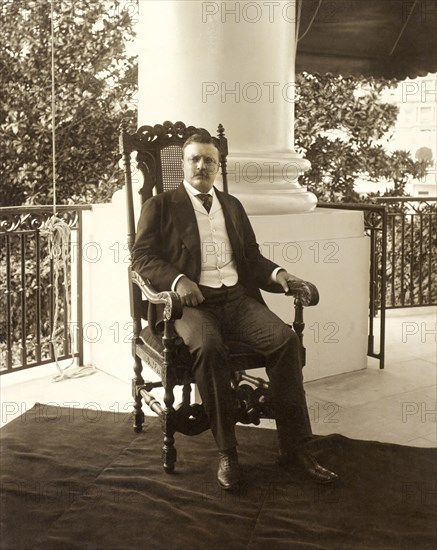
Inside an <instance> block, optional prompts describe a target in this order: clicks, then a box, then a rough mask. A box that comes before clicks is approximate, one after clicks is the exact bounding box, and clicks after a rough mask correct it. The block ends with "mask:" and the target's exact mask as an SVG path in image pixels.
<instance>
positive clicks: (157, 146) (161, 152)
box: [120, 122, 318, 472]
mask: <svg viewBox="0 0 437 550" xmlns="http://www.w3.org/2000/svg"><path fill="white" fill-rule="evenodd" d="M199 132H206V130H204V129H202V128H195V127H193V126H188V127H187V126H185V124H184V123H182V122H177V123H176V124H172V123H171V122H164V124H162V125H161V124H157V125H155V126H153V127H152V126H141V128H139V129H138V130H137V132H135V133H133V134H130V133H128V132H127V129H126V126H125V125H122V128H121V133H120V153H121V156H122V159H123V167H124V174H125V185H126V198H127V219H128V245H129V250H131V248H132V246H133V244H134V240H135V227H136V222H135V219H134V204H133V200H134V198H133V191H132V169H131V154H132V153H133V152H136V153H137V155H136V162H137V166H138V168H139V170H140V171H141V173H142V176H143V179H144V184H143V186H142V188H141V190H140V200H141V203H143V202H144V201H145V200H147V199H148V198H149V197H151V196H152V195H153V194H157V193H162V192H163V191H167V190H169V189H175V188H176V187H177V186H178V185H179V184H180V183H181V181H182V180H183V172H182V168H181V159H182V145H183V143H184V142H185V140H186V139H187V138H188V137H189V136H191V135H192V134H194V133H199ZM206 133H208V132H206ZM213 139H214V140H215V141H216V143H217V145H218V147H219V150H220V151H221V155H220V166H221V174H222V179H223V190H224V191H225V192H227V175H226V158H227V154H228V143H227V139H226V137H225V132H224V128H223V126H222V125H221V124H220V125H219V126H218V133H217V137H216V138H215V137H213ZM307 284H308V285H309V287H310V289H311V297H310V299H307V301H306V303H304V299H303V294H302V293H301V292H300V291H299V288H298V287H297V288H296V290H295V291H293V292H290V294H292V295H293V296H294V307H295V319H294V322H293V328H294V330H295V331H296V333H297V334H298V336H299V338H300V342H301V345H302V364H305V348H304V347H303V343H302V341H303V329H304V326H305V325H304V322H303V307H304V305H305V306H307V305H315V304H317V302H318V292H317V289H316V287H315V286H314V285H312V284H311V283H307ZM129 288H130V307H131V315H132V319H133V327H134V329H133V340H132V355H133V358H134V372H135V377H134V378H133V380H132V395H133V398H134V401H135V405H134V409H135V415H134V418H135V420H134V429H135V431H136V432H140V431H141V430H142V425H143V422H144V413H143V410H142V401H143V400H144V402H145V403H146V404H147V405H148V406H149V407H150V409H151V410H152V411H154V412H155V413H156V414H158V416H159V417H160V418H161V421H162V428H163V434H164V445H163V448H162V457H163V466H164V469H165V471H166V472H173V470H174V466H175V462H176V449H175V446H174V442H175V440H174V435H175V433H176V432H180V433H183V434H185V435H196V434H199V433H201V432H203V431H205V430H206V429H208V428H209V426H208V419H207V417H206V414H205V411H204V409H203V406H202V405H201V404H199V403H191V385H192V384H193V383H194V380H193V377H192V374H191V358H190V354H189V352H188V350H187V348H186V347H185V346H184V343H183V341H182V339H181V338H180V337H179V336H178V335H177V333H176V331H175V328H174V322H175V320H176V319H178V318H180V317H181V315H182V306H181V303H180V300H179V297H178V295H177V294H176V293H175V292H170V291H169V292H159V293H158V292H156V291H155V290H154V289H153V287H152V286H151V284H150V282H149V281H145V280H143V279H142V278H141V277H140V276H139V275H138V274H137V273H135V271H133V270H132V269H131V268H129ZM264 290H268V291H271V292H278V293H279V292H280V293H283V292H284V291H283V289H282V287H281V286H280V285H279V284H278V285H276V284H270V285H269V286H268V287H266V288H265V289H264ZM158 305H160V306H161V307H162V306H164V323H163V325H164V326H163V330H162V332H159V331H158V330H157V329H156V327H155V320H156V307H157V306H158ZM143 321H147V325H145V326H143ZM229 347H230V355H231V363H232V368H233V371H234V377H233V380H232V387H233V390H234V392H235V405H236V418H235V420H236V422H241V423H244V424H251V423H253V424H259V423H260V419H261V418H272V419H273V418H274V414H273V410H272V406H271V402H270V398H269V383H268V382H267V381H266V380H264V379H262V378H258V377H254V376H251V375H249V374H247V373H246V371H247V370H249V369H254V368H261V367H264V366H265V364H264V359H263V357H261V356H260V355H257V354H255V353H253V352H252V351H251V349H250V348H249V347H248V346H245V345H243V344H241V343H240V344H239V343H232V342H231V343H229ZM143 361H144V362H145V363H146V364H147V365H148V366H149V367H150V368H151V369H152V370H153V371H154V372H155V373H157V374H158V376H159V378H160V380H159V381H158V382H149V381H145V380H144V378H143V374H142V371H143ZM177 385H180V386H182V402H181V403H179V404H178V405H177V406H175V405H174V401H175V397H174V388H175V386H177ZM158 387H163V388H164V403H163V404H162V403H160V402H159V401H158V400H157V399H156V397H155V396H153V394H152V390H153V389H154V388H158Z"/></svg>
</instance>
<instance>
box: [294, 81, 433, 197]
mask: <svg viewBox="0 0 437 550" xmlns="http://www.w3.org/2000/svg"><path fill="white" fill-rule="evenodd" d="M296 84H297V89H298V101H297V103H296V116H295V141H296V146H297V148H298V150H300V151H301V152H302V153H303V154H304V156H305V158H307V159H308V160H309V161H310V162H311V169H310V170H309V171H308V172H307V173H306V174H304V176H302V181H301V183H303V184H305V185H307V186H308V188H309V189H310V190H311V191H312V192H313V193H315V194H316V195H317V197H318V198H319V199H320V200H324V201H332V202H339V201H340V202H357V201H362V197H360V196H359V195H358V193H357V192H356V191H355V190H354V183H355V181H356V179H357V178H364V179H368V180H369V181H377V180H386V181H387V182H394V190H393V191H392V192H391V193H390V194H393V195H397V196H399V195H403V194H404V187H405V184H406V183H407V181H408V179H409V178H410V177H415V178H419V177H422V176H423V175H424V173H425V170H426V167H427V163H426V162H425V161H414V160H413V159H412V158H411V156H410V154H409V153H408V152H406V151H395V152H393V153H390V152H388V151H386V150H385V149H384V148H383V147H382V145H381V144H380V143H379V140H380V139H381V138H382V137H383V136H384V135H386V134H387V132H389V131H390V130H391V129H392V128H393V126H394V124H395V122H396V117H397V114H398V108H397V107H396V106H395V105H392V104H389V103H383V102H382V101H381V93H382V92H383V91H384V90H385V89H387V88H390V87H393V86H395V85H396V81H393V80H385V79H376V78H357V77H353V76H350V77H343V76H333V75H330V74H326V75H310V74H307V73H302V74H298V75H297V77H296Z"/></svg>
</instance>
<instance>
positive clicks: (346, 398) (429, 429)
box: [0, 308, 437, 447]
mask: <svg viewBox="0 0 437 550" xmlns="http://www.w3.org/2000/svg"><path fill="white" fill-rule="evenodd" d="M435 331H436V308H413V309H401V310H390V311H388V312H387V323H386V365H385V369H384V370H380V369H379V363H378V361H377V360H376V359H371V358H369V359H368V368H367V369H365V370H362V371H358V372H353V373H348V374H341V375H337V376H332V377H329V378H324V379H321V380H316V381H313V382H309V383H307V384H306V385H305V388H306V393H307V401H308V406H309V410H310V416H311V422H312V426H313V431H314V433H315V434H320V435H326V434H329V433H340V434H342V435H345V436H347V437H351V438H354V439H364V440H377V441H384V442H389V443H398V444H403V445H412V446H418V447H436V446H437V439H436V426H437V425H436V390H437V387H436V356H437V346H436V341H437V337H436V332H435ZM56 373H57V371H56V367H55V365H53V364H51V365H45V366H42V367H37V368H34V369H30V370H28V371H20V372H17V373H11V374H7V375H3V376H1V377H0V389H1V394H0V397H1V402H2V406H1V425H4V424H6V423H7V422H10V421H11V420H12V419H13V418H15V417H17V416H19V415H20V414H22V413H24V412H25V411H26V410H28V409H30V408H31V407H32V406H33V405H34V404H35V402H40V403H50V404H52V405H59V406H63V407H68V406H70V407H73V406H74V407H82V408H91V409H94V410H96V411H98V410H112V411H126V412H128V411H130V410H131V407H132V401H131V398H130V383H129V382H127V381H126V380H122V379H121V378H117V377H115V376H112V375H110V374H107V373H105V372H103V371H102V370H98V369H96V370H95V372H94V374H92V376H89V377H88V376H86V377H83V378H76V379H69V380H64V381H61V382H58V383H53V382H52V378H53V376H54V375H56ZM90 416H91V412H90ZM262 425H263V426H264V427H272V428H273V427H274V423H273V422H272V421H264V422H263V424H262Z"/></svg>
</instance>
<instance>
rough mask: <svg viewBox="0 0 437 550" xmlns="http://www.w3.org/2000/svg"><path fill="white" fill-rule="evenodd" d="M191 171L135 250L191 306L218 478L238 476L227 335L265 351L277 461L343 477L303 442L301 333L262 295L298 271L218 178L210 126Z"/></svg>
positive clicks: (151, 275)
mask: <svg viewBox="0 0 437 550" xmlns="http://www.w3.org/2000/svg"><path fill="white" fill-rule="evenodd" d="M182 164H183V172H184V181H183V182H182V183H181V184H180V186H179V187H178V188H177V189H176V190H174V191H168V192H165V193H162V194H159V195H157V196H154V197H152V198H151V199H149V200H148V201H146V203H145V204H144V206H143V209H142V212H141V217H140V220H139V223H138V231H137V235H136V241H135V245H134V247H133V251H132V263H133V268H134V269H135V271H137V272H138V273H139V274H140V275H141V276H142V277H144V278H147V279H149V280H150V281H151V283H152V285H153V286H154V287H155V288H156V289H157V290H158V291H164V290H174V291H176V292H177V294H178V295H179V296H180V298H181V301H182V305H183V315H182V318H181V319H178V320H177V321H176V322H175V328H176V331H177V332H178V334H179V335H180V336H181V337H182V338H183V340H184V342H185V343H186V345H187V346H188V348H189V350H190V352H191V354H192V356H193V361H194V364H193V375H194V379H195V381H196V383H197V385H198V388H199V392H200V396H201V398H202V401H203V405H204V407H205V410H206V414H207V416H208V419H209V423H210V427H211V430H212V433H213V436H214V438H215V441H216V443H217V446H218V449H219V457H220V458H219V468H218V474H217V478H218V482H219V484H220V486H221V487H223V488H224V489H233V488H235V487H236V486H237V484H238V482H239V476H240V472H239V465H238V457H237V450H236V448H237V441H236V438H235V426H234V422H235V418H234V414H235V412H234V404H233V401H232V392H231V387H230V378H231V369H230V366H229V358H228V348H227V346H226V342H227V341H228V340H233V341H241V342H244V343H245V344H248V345H249V346H250V347H251V348H252V349H253V350H254V351H256V352H258V353H260V354H263V355H265V356H266V357H267V359H268V361H267V364H268V367H267V375H268V377H269V379H270V387H271V392H272V398H273V401H274V404H275V417H276V424H277V433H278V441H279V463H280V464H281V465H282V466H283V467H285V468H289V467H295V468H299V469H300V470H301V471H303V472H304V473H305V475H306V476H307V477H310V478H311V479H313V480H315V481H318V482H321V483H327V482H331V481H334V480H336V479H337V478H338V476H337V475H336V474H334V473H333V472H330V471H329V470H326V469H325V468H323V467H322V466H320V465H319V464H318V463H317V462H316V460H315V458H314V457H313V456H312V455H311V454H310V453H309V452H308V450H307V449H306V448H305V442H306V441H308V439H309V438H310V437H311V425H310V421H309V416H308V410H307V405H306V401H305V392H304V389H303V378H302V366H301V359H300V353H299V349H300V342H299V339H298V337H297V335H296V333H295V332H294V331H293V330H292V329H291V328H290V327H289V326H288V325H286V324H285V323H284V322H283V321H281V319H279V317H277V316H276V315H275V314H274V313H272V312H271V311H270V310H269V309H268V308H267V307H266V305H265V304H264V302H263V300H262V298H261V294H260V291H259V288H260V287H262V286H264V285H266V284H267V283H268V282H269V281H275V282H277V283H279V284H280V285H282V287H283V288H284V291H288V289H289V287H288V284H289V282H290V283H292V282H293V281H294V282H296V280H300V279H297V278H296V277H294V276H292V275H290V274H289V273H287V271H286V270H285V269H282V268H281V267H279V266H278V265H276V264H274V263H273V262H271V261H270V260H268V259H267V258H265V257H264V256H262V254H261V253H260V251H259V246H258V244H257V243H256V240H255V235H254V232H253V230H252V227H251V225H250V222H249V219H248V217H247V214H246V212H245V211H244V209H243V206H242V205H241V203H240V202H239V201H238V200H237V199H236V198H235V197H233V196H231V195H228V194H226V193H222V192H220V191H218V190H217V189H216V188H214V187H213V184H214V180H215V178H216V176H217V173H218V168H219V151H218V149H217V147H216V145H215V143H214V141H213V140H212V139H211V137H210V136H208V135H203V134H202V135H201V134H195V135H193V136H191V137H190V138H189V139H188V140H187V141H186V142H185V144H184V146H183V160H182Z"/></svg>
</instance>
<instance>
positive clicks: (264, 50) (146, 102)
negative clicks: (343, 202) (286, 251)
mask: <svg viewBox="0 0 437 550" xmlns="http://www.w3.org/2000/svg"><path fill="white" fill-rule="evenodd" d="M138 34H139V39H138V46H139V123H140V124H156V123H162V122H164V120H170V121H172V122H176V121H177V120H182V121H183V122H185V123H186V124H190V125H194V126H200V127H204V128H206V129H207V130H209V131H210V132H211V133H213V132H215V129H216V127H217V125H218V123H222V124H223V126H224V127H225V130H226V135H227V136H228V138H229V144H230V156H229V159H228V169H229V170H228V171H229V189H230V192H231V193H232V194H235V195H237V196H239V197H240V199H241V200H242V201H243V203H244V204H245V206H246V209H247V210H248V212H249V213H250V214H272V213H292V212H309V211H311V210H313V209H314V208H315V205H316V202H317V200H316V197H315V196H314V195H313V194H312V193H308V192H307V191H306V189H304V188H302V187H301V186H300V185H299V184H298V182H297V178H298V176H299V175H300V174H302V173H303V172H304V171H305V170H307V169H308V168H309V166H310V164H309V162H308V161H306V160H304V159H303V158H302V157H301V156H300V155H298V154H297V153H296V152H295V151H294V149H293V125H294V59H295V2H284V1H282V2H279V1H276V2H261V1H247V0H243V1H239V2H233V1H226V2H202V1H198V0H165V1H162V0H156V1H155V0H147V1H141V2H140V21H139V28H138Z"/></svg>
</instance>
